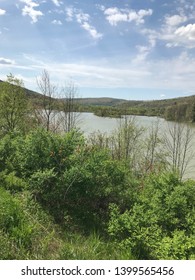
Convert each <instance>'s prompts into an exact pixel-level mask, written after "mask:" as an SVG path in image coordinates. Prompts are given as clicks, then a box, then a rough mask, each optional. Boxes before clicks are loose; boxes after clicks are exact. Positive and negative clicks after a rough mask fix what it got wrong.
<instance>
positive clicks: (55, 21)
mask: <svg viewBox="0 0 195 280" xmlns="http://www.w3.org/2000/svg"><path fill="white" fill-rule="evenodd" d="M51 23H52V24H55V25H62V22H61V20H57V19H54V20H53V21H52V22H51Z"/></svg>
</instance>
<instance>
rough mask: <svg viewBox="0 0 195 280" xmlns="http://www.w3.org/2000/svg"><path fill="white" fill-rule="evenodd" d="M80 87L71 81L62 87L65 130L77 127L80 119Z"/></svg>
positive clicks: (62, 114) (62, 119)
mask: <svg viewBox="0 0 195 280" xmlns="http://www.w3.org/2000/svg"><path fill="white" fill-rule="evenodd" d="M77 97H78V89H77V87H76V86H75V84H74V83H73V82H69V83H68V84H67V85H66V86H65V87H63V88H62V98H61V123H62V127H63V130H64V131H65V132H69V131H71V130H72V129H73V128H76V125H77V124H78V120H79V113H78V103H77Z"/></svg>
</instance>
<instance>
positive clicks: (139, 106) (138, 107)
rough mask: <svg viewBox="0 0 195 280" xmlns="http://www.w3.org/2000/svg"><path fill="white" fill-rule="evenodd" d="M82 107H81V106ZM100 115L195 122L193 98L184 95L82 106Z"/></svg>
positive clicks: (194, 99)
mask: <svg viewBox="0 0 195 280" xmlns="http://www.w3.org/2000/svg"><path fill="white" fill-rule="evenodd" d="M81 108H82V107H81ZM84 108H85V110H86V111H90V112H93V113H94V114H95V115H97V116H100V117H111V118H112V117H114V118H119V117H122V116H123V115H139V116H158V117H162V118H164V119H166V120H168V121H179V122H195V98H194V97H193V96H192V97H188V98H187V97H186V98H178V99H170V100H168V99H166V100H155V101H137V102H136V101H127V102H123V103H121V104H119V105H115V106H84Z"/></svg>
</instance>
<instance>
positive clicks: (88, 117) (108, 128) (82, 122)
mask: <svg viewBox="0 0 195 280" xmlns="http://www.w3.org/2000/svg"><path fill="white" fill-rule="evenodd" d="M129 117H130V118H132V116H129ZM133 118H134V119H135V123H136V125H138V126H140V127H144V128H146V129H148V128H150V127H152V125H155V124H156V123H157V122H158V125H159V132H160V133H161V134H164V133H165V132H166V130H167V129H168V126H170V125H173V122H167V121H166V120H164V119H162V118H158V117H146V116H134V117H133ZM119 123H120V119H116V118H102V117H98V116H95V115H94V114H93V113H81V115H80V117H79V124H78V127H80V129H81V131H83V133H84V134H85V135H86V136H88V135H90V134H91V133H94V132H98V131H99V132H101V133H107V134H111V133H112V132H113V131H114V130H115V129H116V128H117V127H118V126H119ZM186 125H187V124H186ZM191 128H192V131H193V133H194V135H193V140H192V151H193V150H195V126H191ZM184 177H185V178H192V179H195V157H194V158H193V159H192V160H191V162H190V164H189V166H188V168H187V170H186V174H185V176H184Z"/></svg>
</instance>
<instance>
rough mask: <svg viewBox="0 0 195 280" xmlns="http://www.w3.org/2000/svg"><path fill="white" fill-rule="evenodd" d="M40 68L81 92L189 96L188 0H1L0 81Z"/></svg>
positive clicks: (28, 78) (194, 42)
mask: <svg viewBox="0 0 195 280" xmlns="http://www.w3.org/2000/svg"><path fill="white" fill-rule="evenodd" d="M43 69H46V70H48V71H49V73H50V77H51V80H52V82H53V83H56V85H58V86H59V87H60V86H63V85H64V84H65V83H66V82H67V81H69V80H73V81H74V82H75V84H76V85H77V87H78V89H79V94H80V96H82V97H95V96H96V97H102V96H111V97H118V98H125V99H130V100H132V99H143V100H149V99H163V98H171V97H177V96H187V95H192V94H195V1H194V0H104V1H103V0H82V1H81V0H77V1H73V0H9V1H8V0H0V79H3V80H4V79H6V75H7V74H9V73H10V72H11V73H12V74H14V75H15V76H17V77H19V78H21V79H23V81H24V83H25V86H26V87H28V88H30V89H33V90H37V85H36V78H37V77H39V76H40V74H41V72H42V71H43Z"/></svg>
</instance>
